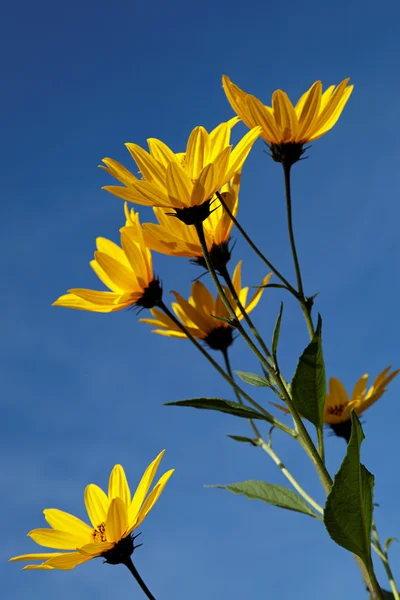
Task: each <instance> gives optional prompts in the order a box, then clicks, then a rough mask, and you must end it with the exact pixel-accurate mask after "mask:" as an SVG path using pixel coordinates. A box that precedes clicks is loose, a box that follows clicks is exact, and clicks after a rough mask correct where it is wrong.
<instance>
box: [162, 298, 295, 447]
mask: <svg viewBox="0 0 400 600" xmlns="http://www.w3.org/2000/svg"><path fill="white" fill-rule="evenodd" d="M158 308H160V309H161V310H162V311H163V312H164V313H165V314H166V315H167V316H168V317H169V318H170V319H171V321H173V322H174V323H175V325H176V326H177V327H179V329H180V330H181V331H182V332H183V333H184V334H185V335H186V337H187V338H188V339H189V340H190V341H191V342H192V344H194V346H196V348H197V349H198V350H199V351H200V352H201V353H202V355H203V356H204V357H205V358H206V359H207V360H208V362H209V363H210V364H211V365H212V366H213V367H214V369H216V370H217V371H218V373H219V374H220V375H221V376H222V377H223V378H224V379H225V381H227V382H228V383H229V385H231V386H232V387H234V388H235V389H236V390H237V391H238V392H239V393H240V394H241V396H242V398H244V399H245V400H247V402H248V403H249V404H251V405H252V406H254V408H256V409H257V410H258V411H259V412H260V413H262V414H263V415H264V416H265V417H266V420H267V421H269V422H270V423H271V424H272V425H274V426H275V427H276V428H277V429H280V430H281V431H284V432H285V433H287V434H289V435H290V436H292V437H296V433H295V432H294V431H293V429H290V427H286V425H284V424H283V423H281V422H280V421H278V419H276V418H275V417H274V416H273V415H271V413H269V412H268V411H267V410H265V409H264V408H263V407H262V406H261V405H260V404H258V402H256V401H255V400H253V398H252V397H251V396H249V395H248V394H246V392H245V391H244V390H242V388H241V387H240V386H238V385H237V383H236V382H235V381H234V380H233V379H232V378H231V377H229V375H227V374H226V373H225V371H224V370H223V369H222V368H221V367H220V365H219V364H218V363H217V361H215V360H214V359H213V357H212V356H211V355H210V354H209V353H208V352H207V350H206V349H205V348H203V346H202V345H201V344H200V343H199V342H198V341H197V340H196V339H195V338H194V337H193V335H192V334H191V333H190V332H189V331H188V330H187V329H186V327H185V326H184V325H183V324H182V323H181V322H180V321H179V319H177V318H176V317H175V315H174V314H173V313H172V312H171V311H170V310H169V308H168V307H167V306H166V304H164V302H163V301H162V300H161V302H159V304H158Z"/></svg>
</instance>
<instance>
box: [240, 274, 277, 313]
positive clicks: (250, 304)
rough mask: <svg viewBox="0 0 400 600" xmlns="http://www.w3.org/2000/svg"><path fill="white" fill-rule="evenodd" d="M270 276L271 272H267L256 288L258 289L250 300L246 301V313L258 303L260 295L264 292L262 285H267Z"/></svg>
mask: <svg viewBox="0 0 400 600" xmlns="http://www.w3.org/2000/svg"><path fill="white" fill-rule="evenodd" d="M271 277H272V273H268V275H266V276H265V277H264V279H263V280H262V282H261V286H260V287H259V288H258V290H257V291H256V292H255V294H254V296H253V297H252V298H251V300H250V301H249V302H248V304H247V305H246V311H247V312H248V313H250V312H251V311H252V310H253V309H254V308H255V307H256V306H257V304H258V303H259V301H260V300H261V296H262V294H263V292H264V287H262V286H265V285H268V282H269V280H270V279H271Z"/></svg>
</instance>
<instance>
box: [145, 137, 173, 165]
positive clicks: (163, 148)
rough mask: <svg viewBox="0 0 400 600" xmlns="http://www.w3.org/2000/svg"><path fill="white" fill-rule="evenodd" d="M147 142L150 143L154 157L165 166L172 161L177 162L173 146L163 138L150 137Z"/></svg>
mask: <svg viewBox="0 0 400 600" xmlns="http://www.w3.org/2000/svg"><path fill="white" fill-rule="evenodd" d="M147 143H148V145H149V150H150V154H151V155H152V157H153V158H155V159H156V160H158V162H159V163H161V164H162V165H164V167H165V168H167V167H168V165H169V163H170V162H177V159H176V157H175V154H174V153H173V152H172V150H171V148H169V147H168V146H167V145H166V144H164V142H162V141H161V140H157V139H156V138H149V139H148V140H147Z"/></svg>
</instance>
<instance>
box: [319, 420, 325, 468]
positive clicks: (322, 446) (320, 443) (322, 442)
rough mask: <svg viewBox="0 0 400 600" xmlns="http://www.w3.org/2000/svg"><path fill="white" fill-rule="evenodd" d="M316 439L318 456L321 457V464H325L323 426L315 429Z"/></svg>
mask: <svg viewBox="0 0 400 600" xmlns="http://www.w3.org/2000/svg"><path fill="white" fill-rule="evenodd" d="M317 437H318V454H319V455H320V457H321V460H322V462H323V463H324V464H325V447H324V426H323V425H321V426H320V427H317Z"/></svg>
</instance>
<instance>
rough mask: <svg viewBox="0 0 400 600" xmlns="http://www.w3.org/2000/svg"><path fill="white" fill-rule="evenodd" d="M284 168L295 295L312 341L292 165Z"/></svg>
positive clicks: (283, 164)
mask: <svg viewBox="0 0 400 600" xmlns="http://www.w3.org/2000/svg"><path fill="white" fill-rule="evenodd" d="M282 167H283V174H284V178H285V193H286V215H287V224H288V231H289V240H290V247H291V249H292V255H293V263H294V268H295V271H296V280H297V288H298V292H296V294H295V295H296V298H297V299H298V301H299V303H300V306H301V310H302V311H303V314H304V318H305V320H306V323H307V329H308V333H309V335H310V339H312V337H313V335H314V324H313V321H312V317H311V306H310V303H309V301H307V299H306V297H305V295H304V288H303V280H302V277H301V270H300V263H299V258H298V256H297V250H296V242H295V239H294V231H293V217H292V193H291V186H290V170H291V165H290V164H286V163H284V162H283V163H282Z"/></svg>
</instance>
